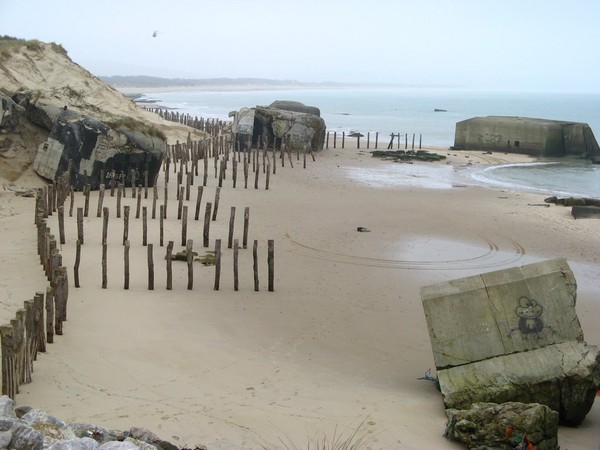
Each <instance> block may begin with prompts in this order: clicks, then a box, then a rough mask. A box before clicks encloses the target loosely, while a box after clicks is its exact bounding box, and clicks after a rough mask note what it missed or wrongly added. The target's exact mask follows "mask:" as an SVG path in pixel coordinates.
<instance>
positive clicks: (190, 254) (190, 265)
mask: <svg viewBox="0 0 600 450" xmlns="http://www.w3.org/2000/svg"><path fill="white" fill-rule="evenodd" d="M193 247H194V242H193V241H192V240H191V239H190V240H188V241H187V243H186V245H185V256H186V262H187V269H188V284H187V288H188V291H191V290H192V289H193V287H194V250H193Z"/></svg>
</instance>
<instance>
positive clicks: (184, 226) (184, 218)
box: [181, 205, 188, 246]
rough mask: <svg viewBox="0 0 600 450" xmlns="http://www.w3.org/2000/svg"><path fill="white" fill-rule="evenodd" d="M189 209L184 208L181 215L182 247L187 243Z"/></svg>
mask: <svg viewBox="0 0 600 450" xmlns="http://www.w3.org/2000/svg"><path fill="white" fill-rule="evenodd" d="M187 224H188V207H187V205H186V206H184V207H183V212H182V214H181V245H182V246H184V245H185V243H186V241H187Z"/></svg>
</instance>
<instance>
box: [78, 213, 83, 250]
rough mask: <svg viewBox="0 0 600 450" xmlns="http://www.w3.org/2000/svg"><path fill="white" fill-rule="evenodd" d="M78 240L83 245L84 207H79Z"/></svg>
mask: <svg viewBox="0 0 600 450" xmlns="http://www.w3.org/2000/svg"><path fill="white" fill-rule="evenodd" d="M77 240H78V241H79V243H80V244H81V245H83V208H77Z"/></svg>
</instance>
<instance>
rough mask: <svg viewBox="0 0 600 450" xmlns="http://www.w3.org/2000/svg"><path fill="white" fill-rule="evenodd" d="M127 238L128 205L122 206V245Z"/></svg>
mask: <svg viewBox="0 0 600 450" xmlns="http://www.w3.org/2000/svg"><path fill="white" fill-rule="evenodd" d="M128 239H129V205H125V206H124V207H123V245H125V242H126V241H127V240H128Z"/></svg>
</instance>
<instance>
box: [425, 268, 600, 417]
mask: <svg viewBox="0 0 600 450" xmlns="http://www.w3.org/2000/svg"><path fill="white" fill-rule="evenodd" d="M576 287H577V284H576V281H575V277H574V275H573V272H572V271H571V269H570V268H569V266H568V264H567V262H566V261H565V260H564V259H555V260H550V261H542V262H539V263H535V264H529V265H525V266H522V267H520V268H511V269H506V270H500V271H496V272H489V273H485V274H481V275H477V276H472V277H467V278H463V279H459V280H453V281H449V282H446V283H440V284H437V285H431V286H425V287H423V288H422V289H421V298H422V300H423V308H424V311H425V316H426V319H427V325H428V328H429V335H430V338H431V344H432V349H433V355H434V360H435V365H436V369H437V376H438V380H439V383H440V390H441V392H442V396H443V401H444V405H445V407H446V408H455V409H468V408H470V406H471V404H472V403H476V402H494V403H504V402H510V401H519V402H523V403H541V404H544V405H547V406H548V407H550V408H552V409H553V410H555V411H557V412H558V413H559V417H560V420H561V421H562V422H563V423H565V424H567V425H578V424H580V423H581V421H582V420H583V419H584V418H585V416H586V414H587V413H588V411H589V410H590V408H591V407H592V404H593V402H594V399H595V396H596V390H597V386H598V385H600V351H599V350H598V347H596V346H592V345H588V344H586V342H585V341H584V340H583V331H582V330H581V326H580V324H579V320H578V318H577V314H576V312H575V299H576Z"/></svg>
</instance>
